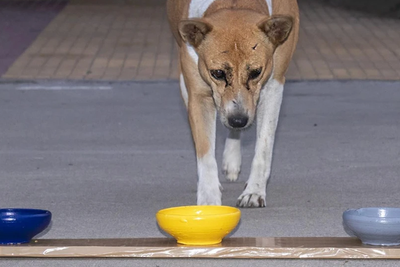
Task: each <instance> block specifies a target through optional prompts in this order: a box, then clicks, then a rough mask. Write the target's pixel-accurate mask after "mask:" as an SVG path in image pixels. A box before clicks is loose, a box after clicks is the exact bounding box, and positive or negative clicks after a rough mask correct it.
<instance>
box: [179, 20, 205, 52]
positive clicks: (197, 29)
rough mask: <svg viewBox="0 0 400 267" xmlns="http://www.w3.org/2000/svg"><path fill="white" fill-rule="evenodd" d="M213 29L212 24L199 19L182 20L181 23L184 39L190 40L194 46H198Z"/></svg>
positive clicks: (180, 30) (181, 32)
mask: <svg viewBox="0 0 400 267" xmlns="http://www.w3.org/2000/svg"><path fill="white" fill-rule="evenodd" d="M211 30H212V26H211V24H209V23H207V22H204V21H201V20H199V19H191V20H182V21H181V22H180V23H179V34H180V35H181V37H182V39H183V41H184V42H188V43H189V44H191V45H192V46H193V47H198V46H199V45H200V44H201V42H202V41H203V40H204V37H205V36H206V34H207V33H209V32H210V31H211Z"/></svg>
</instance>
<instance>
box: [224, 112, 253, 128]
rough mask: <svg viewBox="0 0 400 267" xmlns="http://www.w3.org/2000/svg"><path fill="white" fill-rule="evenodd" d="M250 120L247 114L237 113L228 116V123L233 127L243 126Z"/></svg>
mask: <svg viewBox="0 0 400 267" xmlns="http://www.w3.org/2000/svg"><path fill="white" fill-rule="evenodd" d="M248 121H249V117H247V116H246V115H235V116H230V117H229V118H228V123H229V125H230V126H231V127H233V128H243V127H244V126H246V124H247V122H248Z"/></svg>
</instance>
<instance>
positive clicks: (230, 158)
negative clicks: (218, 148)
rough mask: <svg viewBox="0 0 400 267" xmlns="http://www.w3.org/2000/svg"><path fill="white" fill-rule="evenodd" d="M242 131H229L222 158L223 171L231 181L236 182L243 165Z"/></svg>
mask: <svg viewBox="0 0 400 267" xmlns="http://www.w3.org/2000/svg"><path fill="white" fill-rule="evenodd" d="M240 133H241V132H240V131H236V130H229V134H228V137H227V138H226V141H225V149H224V154H223V156H222V171H223V173H224V174H225V177H226V179H227V180H229V181H236V180H237V179H238V177H239V173H240V167H241V164H242V154H241V145H240Z"/></svg>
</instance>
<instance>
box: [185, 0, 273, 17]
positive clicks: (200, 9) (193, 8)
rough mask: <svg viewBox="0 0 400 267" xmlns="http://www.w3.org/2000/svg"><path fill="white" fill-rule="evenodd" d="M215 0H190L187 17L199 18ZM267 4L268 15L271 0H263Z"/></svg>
mask: <svg viewBox="0 0 400 267" xmlns="http://www.w3.org/2000/svg"><path fill="white" fill-rule="evenodd" d="M214 1H215V0H192V2H190V6H189V18H201V17H203V15H204V13H205V12H206V11H207V9H208V7H209V6H210V5H211V4H212V3H214ZM265 1H266V2H267V5H268V11H269V15H270V16H271V15H272V0H265Z"/></svg>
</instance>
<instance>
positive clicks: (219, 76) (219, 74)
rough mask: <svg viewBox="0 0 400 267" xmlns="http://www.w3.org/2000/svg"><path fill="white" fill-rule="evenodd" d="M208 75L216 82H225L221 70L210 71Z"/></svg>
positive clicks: (224, 76)
mask: <svg viewBox="0 0 400 267" xmlns="http://www.w3.org/2000/svg"><path fill="white" fill-rule="evenodd" d="M210 73H211V76H213V77H214V78H215V79H217V80H225V79H226V75H225V71H223V70H212V71H210Z"/></svg>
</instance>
